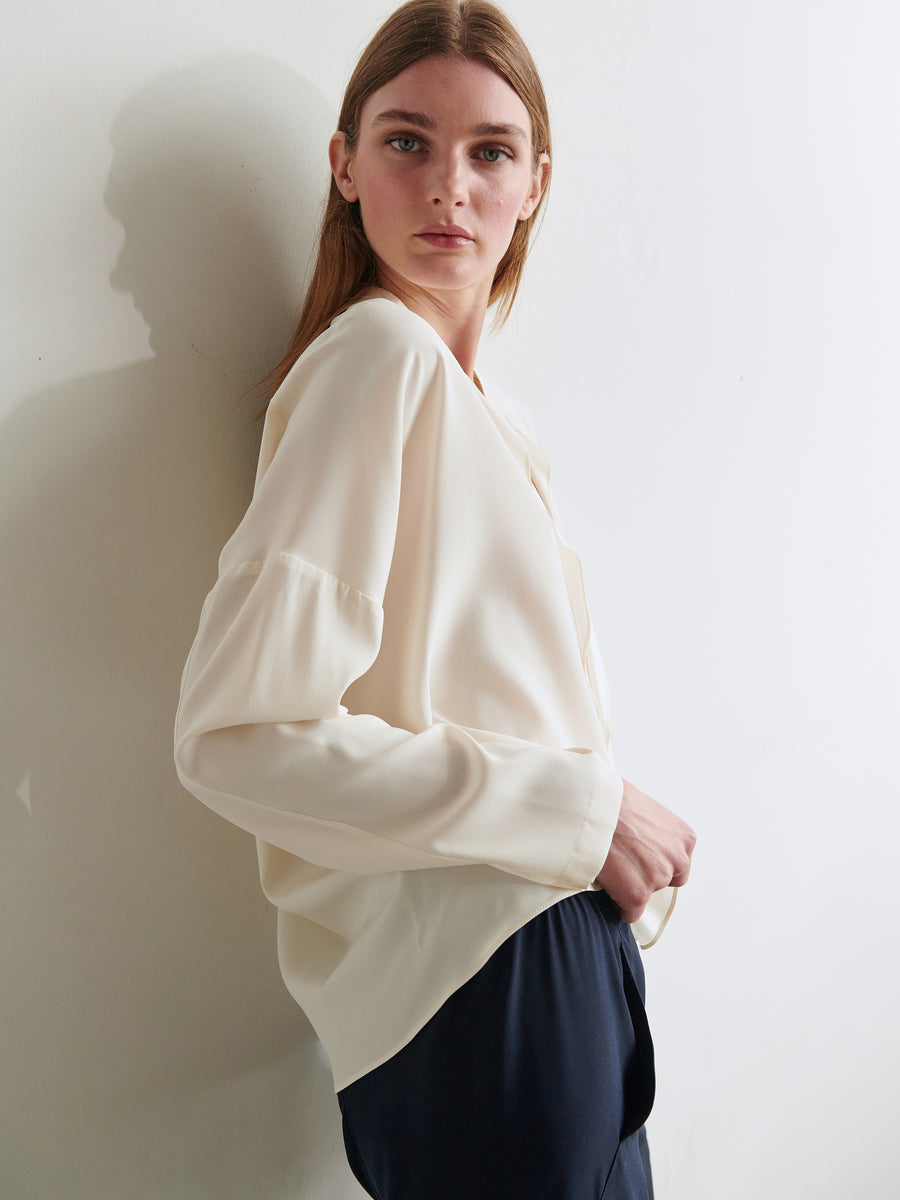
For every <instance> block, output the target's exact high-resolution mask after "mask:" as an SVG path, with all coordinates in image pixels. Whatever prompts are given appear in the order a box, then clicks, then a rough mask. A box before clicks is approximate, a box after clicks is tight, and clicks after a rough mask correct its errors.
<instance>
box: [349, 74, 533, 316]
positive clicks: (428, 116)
mask: <svg viewBox="0 0 900 1200" xmlns="http://www.w3.org/2000/svg"><path fill="white" fill-rule="evenodd" d="M331 162H332V168H333V170H334V176H335V180H336V182H337V185H338V187H339V188H340V190H341V193H342V195H343V196H344V198H345V199H346V200H348V201H351V202H352V201H354V200H358V201H359V204H360V213H361V216H362V222H363V228H364V229H365V233H366V237H367V238H368V241H369V244H370V245H371V247H372V250H373V251H374V253H375V256H376V259H377V261H378V269H379V276H380V282H381V283H382V284H383V285H384V286H386V287H388V288H389V289H390V290H392V291H399V292H400V294H403V293H404V292H408V291H409V290H410V289H412V290H413V291H418V290H420V289H421V290H423V291H425V292H427V293H428V294H430V295H432V296H433V297H434V298H436V299H439V300H440V301H442V302H443V304H444V305H446V306H448V307H454V306H455V305H456V303H457V302H462V303H464V304H465V305H466V306H467V307H468V306H469V305H470V304H472V303H473V302H474V303H477V304H483V307H484V308H485V309H486V308H487V303H488V298H489V296H490V290H491V284H492V282H493V279H494V272H495V270H496V268H497V264H498V263H499V262H500V260H501V258H502V257H503V255H504V254H505V253H506V249H507V247H508V246H509V243H510V239H511V238H512V235H513V232H514V230H515V227H516V222H517V221H520V220H524V219H525V218H527V217H528V216H530V215H531V213H532V212H533V211H534V209H535V207H536V206H537V203H538V201H539V199H540V196H541V192H542V191H543V188H544V184H545V182H546V176H547V171H548V167H549V160H548V159H547V156H546V155H542V156H541V162H540V163H539V165H538V168H537V170H535V167H534V156H533V152H532V146H531V119H530V117H529V115H528V110H527V109H526V107H525V105H524V104H523V103H522V101H521V100H520V99H519V97H518V96H517V94H516V93H515V92H514V91H513V89H512V88H511V87H510V86H509V84H508V83H507V82H506V80H504V79H503V78H501V76H500V75H498V74H497V73H496V72H495V71H492V70H491V69H490V67H487V66H485V65H484V64H483V63H480V62H472V61H469V60H466V59H453V58H443V57H433V58H426V59H422V60H420V61H419V62H417V63H414V64H413V66H411V67H407V69H406V70H405V71H402V72H401V73H400V74H399V75H397V76H396V77H395V78H394V79H392V80H391V81H390V82H389V83H387V84H385V86H384V87H382V88H379V90H378V91H376V92H373V94H372V95H371V96H370V97H369V98H368V99H367V100H366V102H365V104H364V105H363V108H362V113H361V115H360V132H359V140H358V143H357V146H356V149H355V151H354V152H353V153H352V154H351V153H348V152H347V147H346V141H345V137H344V135H343V134H341V133H337V134H335V135H334V137H333V138H332V144H331Z"/></svg>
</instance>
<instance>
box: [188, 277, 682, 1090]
mask: <svg viewBox="0 0 900 1200" xmlns="http://www.w3.org/2000/svg"><path fill="white" fill-rule="evenodd" d="M608 742H609V737H608V728H607V717H606V708H605V703H604V697H603V694H602V689H601V685H600V670H599V666H598V664H597V662H596V660H595V658H594V656H593V655H592V650H591V632H590V622H589V618H588V612H587V606H586V603H585V599H584V587H583V582H582V575H581V568H580V565H579V562H578V559H577V557H576V556H575V554H574V552H573V551H572V550H571V549H570V547H569V546H568V545H567V543H566V542H565V540H564V539H563V537H562V536H561V534H560V531H559V528H558V526H557V523H556V518H555V514H554V511H553V505H552V502H551V499H550V493H549V486H548V470H547V464H546V460H545V459H544V457H543V455H542V454H541V452H540V450H539V449H538V448H537V446H536V445H535V443H534V441H533V439H532V437H531V434H530V430H529V429H528V428H527V423H523V420H522V417H521V415H518V416H517V415H514V414H513V413H511V412H510V411H508V410H507V408H506V407H503V406H501V404H500V403H499V402H498V401H497V400H496V398H495V397H493V396H490V395H489V396H483V395H482V394H481V392H480V391H479V390H478V388H477V387H476V386H475V385H474V384H473V382H472V381H471V379H469V377H468V376H467V375H466V374H465V372H464V371H463V370H462V368H461V367H460V366H459V364H458V363H457V361H456V359H455V358H454V357H453V355H452V354H451V353H450V351H449V350H448V349H447V347H446V346H445V345H444V343H443V342H442V341H441V339H440V337H439V336H438V335H437V333H435V331H434V330H433V329H432V328H431V326H430V325H429V324H428V323H427V322H426V321H424V320H423V319H422V318H421V317H419V316H417V315H416V314H414V313H412V312H411V311H410V310H408V309H407V308H406V307H405V306H404V305H403V304H402V303H401V302H400V301H399V300H397V299H396V298H395V297H393V296H392V295H390V294H389V293H386V292H380V291H379V292H373V293H372V294H371V295H370V296H369V297H367V298H366V299H364V300H362V301H360V302H358V303H357V304H355V305H353V306H352V307H351V308H350V309H348V310H347V311H346V312H345V313H343V314H342V315H341V316H339V317H337V318H336V319H335V321H334V322H333V323H332V325H331V326H330V328H329V329H327V330H326V331H325V332H324V333H323V334H322V335H321V336H320V337H318V338H317V339H316V341H315V342H314V343H313V344H312V345H311V346H310V347H309V348H308V349H307V350H306V352H305V353H304V354H303V355H302V356H301V357H300V359H298V361H297V362H296V363H295V365H294V367H293V368H292V370H291V372H290V374H289V375H288V377H287V379H286V380H285V382H284V383H283V385H282V386H281V388H280V389H279V390H278V393H277V394H276V396H275V397H274V399H273V400H272V403H271V405H270V407H269V410H268V413H267V416H266V423H265V428H264V432H263V440H262V447H261V451H260V459H259V468H258V472H257V478H256V487H255V491H254V496H253V500H252V501H251V503H250V506H249V508H248V510H247V513H246V515H245V517H244V519H243V521H242V522H241V524H240V525H239V527H238V529H237V530H236V531H235V533H234V534H233V536H232V537H231V539H230V540H229V541H228V543H227V544H226V546H225V548H224V550H223V551H222V555H221V558H220V561H219V576H218V581H217V583H216V585H215V587H214V588H213V590H212V591H211V592H210V594H209V596H208V597H207V599H206V601H205V603H204V606H203V611H202V614H201V617H200V628H199V631H198V633H197V637H196V639H195V641H194V645H193V648H192V649H191V652H190V656H189V658H188V661H187V664H186V666H185V669H184V676H183V680H182V693H181V702H180V705H179V710H178V717H177V724H176V732H175V759H176V764H177V767H178V773H179V776H180V778H181V781H182V783H183V784H184V786H185V787H186V788H187V789H188V790H189V791H191V792H193V793H194V795H195V796H197V797H199V799H200V800H202V801H203V802H204V803H205V804H207V805H209V806H210V807H211V808H213V809H214V810H215V811H216V812H218V813H221V815H222V816H224V817H227V818H228V819H229V820H230V821H233V822H234V823H235V824H237V825H239V826H241V828H243V829H246V830H247V831H248V832H250V833H252V834H254V835H255V836H256V838H257V839H258V849H259V864H260V874H261V878H262V884H263V888H264V890H265V893H266V895H267V896H268V897H269V899H270V900H271V901H272V903H273V904H275V905H276V906H277V908H278V953H279V960H280V963H281V968H282V972H283V974H284V978H285V982H286V983H287V986H288V988H289V990H290V991H291V993H292V994H293V995H294V997H295V998H296V999H297V1001H298V1002H299V1003H300V1005H301V1006H302V1008H303V1009H304V1011H305V1012H306V1014H307V1016H308V1017H309V1019H310V1021H311V1022H312V1025H313V1026H314V1028H315V1030H316V1032H317V1034H318V1035H319V1037H320V1038H321V1040H322V1043H323V1044H324V1046H325V1049H326V1051H327V1053H328V1055H329V1058H330V1061H331V1065H332V1070H333V1074H334V1083H335V1088H336V1089H338V1090H339V1089H340V1088H342V1087H345V1086H346V1085H347V1084H349V1083H351V1082H352V1081H353V1080H354V1079H356V1078H358V1077H359V1076H360V1075H363V1074H364V1073H365V1072H366V1071H369V1070H370V1069H372V1068H373V1067H375V1066H377V1065H378V1064H379V1063H381V1062H383V1061H384V1060H385V1059H387V1058H389V1057H390V1056H391V1055H392V1054H394V1053H395V1052H396V1051H397V1050H399V1049H400V1048H401V1047H402V1046H403V1045H404V1044H405V1043H406V1042H408V1041H409V1040H410V1038H411V1037H412V1036H413V1035H414V1034H415V1033H416V1032H417V1031H418V1030H419V1029H420V1028H421V1027H422V1025H423V1024H424V1023H425V1022H426V1021H427V1020H428V1018H429V1017H430V1016H431V1015H432V1014H433V1013H434V1012H436V1011H437V1009H438V1008H439V1007H440V1005H441V1004H442V1003H443V1001H444V1000H445V999H446V998H447V997H448V996H449V995H450V994H451V993H452V992H453V991H454V990H455V989H456V988H458V987H459V986H460V985H461V984H462V983H464V982H465V981H466V980H467V979H469V978H470V977H471V976H472V975H473V974H474V973H475V972H476V971H477V970H478V969H479V967H480V966H482V964H483V963H484V962H485V961H486V960H487V959H488V957H489V956H490V955H491V954H492V952H493V951H494V950H495V949H496V948H497V947H498V946H499V945H500V943H502V942H503V941H504V939H506V938H507V937H508V936H509V935H510V934H511V933H513V932H514V931H515V930H516V929H518V928H519V927H520V926H521V925H523V924H524V923H525V922H526V921H528V920H529V919H530V918H531V917H533V916H535V915H536V914H537V913H539V912H540V911H541V910H542V909H545V908H547V907H548V906H549V905H551V904H554V903H555V902H556V901H558V900H561V899H562V898H563V897H565V896H567V895H570V894H571V893H573V892H576V891H580V890H584V889H586V888H589V887H591V886H592V881H593V880H594V878H595V876H596V875H597V873H598V872H599V871H600V869H601V867H602V865H603V862H604V859H605V858H606V854H607V852H608V849H609V845H610V841H611V839H612V835H613V830H614V829H615V825H616V820H617V816H618V811H619V803H620V799H621V791H622V782H621V779H620V778H619V776H618V775H617V774H616V772H615V771H614V769H613V766H612V760H611V757H610V752H609V745H608ZM672 899H673V893H672V892H671V889H667V890H666V891H665V892H661V893H658V894H657V895H656V896H655V897H654V900H653V903H652V905H651V909H650V910H648V912H647V913H646V914H645V917H644V918H642V928H641V929H640V930H639V931H637V932H638V936H639V940H641V941H642V942H643V943H644V944H648V943H649V942H651V941H652V940H654V939H655V937H656V936H657V934H658V932H659V930H660V929H661V928H662V925H663V924H664V923H665V919H666V918H667V916H668V913H669V911H670V908H671V903H672Z"/></svg>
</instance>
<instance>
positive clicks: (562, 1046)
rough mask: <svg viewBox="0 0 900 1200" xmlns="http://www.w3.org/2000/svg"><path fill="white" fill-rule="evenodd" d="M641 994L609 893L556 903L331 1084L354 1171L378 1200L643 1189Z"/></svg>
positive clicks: (518, 1198) (617, 1198)
mask: <svg viewBox="0 0 900 1200" xmlns="http://www.w3.org/2000/svg"><path fill="white" fill-rule="evenodd" d="M643 998H644V972H643V966H642V964H641V959H640V952H639V950H638V948H637V945H636V944H635V941H634V937H633V935H632V933H631V930H630V929H629V927H628V926H627V925H626V924H625V923H624V922H623V921H622V920H621V919H620V918H619V914H618V910H617V909H616V907H615V905H614V904H613V903H612V901H611V900H610V899H609V897H608V896H606V894H605V893H603V892H581V893H579V894H578V895H576V896H570V897H567V898H566V899H565V900H562V901H560V902H559V903H558V904H555V905H553V906H552V907H551V908H549V909H547V910H546V911H545V912H543V913H541V914H539V915H538V916H537V917H535V918H534V920H532V921H530V922H529V923H528V924H527V925H525V926H523V927H522V928H521V929H519V930H518V931H517V932H516V933H514V934H513V935H512V936H511V937H510V938H508V939H507V940H506V941H505V942H504V943H503V945H502V946H500V948H499V949H498V950H497V951H496V952H495V953H494V954H493V956H492V957H491V958H490V959H489V960H488V962H487V963H486V964H485V965H484V967H482V968H481V970H480V971H479V972H478V973H477V974H476V975H475V976H474V977H473V978H472V979H470V980H469V981H468V982H467V983H465V984H463V986H462V987H460V988H459V989H458V990H457V991H456V992H454V993H453V995H452V996H451V997H450V998H449V999H448V1000H447V1001H446V1003H445V1004H444V1005H443V1006H442V1007H441V1008H440V1009H439V1011H438V1012H437V1013H436V1014H435V1015H434V1016H433V1017H432V1018H431V1020H430V1021H429V1022H428V1023H427V1024H426V1025H425V1026H424V1027H423V1028H422V1029H421V1030H420V1031H419V1033H417V1034H416V1036H415V1037H414V1038H413V1039H412V1041H410V1042H409V1043H408V1044H407V1045H406V1046H404V1047H403V1049H402V1050H400V1051H398V1053H397V1054H395V1055H394V1056H393V1057H392V1058H390V1059H389V1060H388V1061H387V1062H386V1063H383V1064H382V1065H381V1066H379V1067H376V1068H375V1069H374V1070H373V1071H370V1072H369V1073H368V1074H367V1075H364V1076H363V1077H362V1078H361V1079H358V1080H356V1082H355V1083H352V1084H350V1086H349V1087H347V1088H344V1090H343V1091H341V1092H339V1093H338V1101H339V1103H340V1107H341V1113H342V1115H343V1124H344V1142H345V1145H346V1149H347V1157H348V1159H349V1161H350V1165H351V1167H352V1169H353V1172H354V1174H355V1175H356V1177H357V1179H358V1180H359V1182H360V1183H361V1184H362V1186H363V1187H364V1188H365V1190H366V1191H367V1192H368V1193H369V1195H370V1196H372V1197H374V1198H375V1200H507V1198H508V1200H653V1186H652V1183H651V1178H650V1160H649V1155H648V1152H647V1141H646V1135H645V1133H644V1128H643V1126H644V1121H645V1120H646V1118H647V1116H648V1114H649V1112H650V1109H651V1107H652V1105H653V1095H654V1090H655V1077H654V1068H653V1044H652V1042H651V1040H650V1031H649V1028H648V1026H647V1018H646V1015H645V1013H644V1006H643ZM360 1019H363V1020H364V1019H365V1018H364V1016H363V1014H361V1016H360Z"/></svg>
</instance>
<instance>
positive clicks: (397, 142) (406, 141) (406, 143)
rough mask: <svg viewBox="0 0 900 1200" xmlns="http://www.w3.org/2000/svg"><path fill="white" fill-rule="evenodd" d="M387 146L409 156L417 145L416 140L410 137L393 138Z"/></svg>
mask: <svg viewBox="0 0 900 1200" xmlns="http://www.w3.org/2000/svg"><path fill="white" fill-rule="evenodd" d="M388 145H389V146H395V147H396V148H397V149H398V150H402V151H403V153H404V154H409V153H411V151H413V150H415V149H416V147H417V146H418V145H419V141H418V138H412V137H403V136H401V137H395V138H391V140H390V141H389V142H388Z"/></svg>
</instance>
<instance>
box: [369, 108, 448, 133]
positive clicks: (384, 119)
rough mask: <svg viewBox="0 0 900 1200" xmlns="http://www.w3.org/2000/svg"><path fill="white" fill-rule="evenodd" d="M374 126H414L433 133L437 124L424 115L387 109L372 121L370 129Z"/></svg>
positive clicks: (401, 109)
mask: <svg viewBox="0 0 900 1200" xmlns="http://www.w3.org/2000/svg"><path fill="white" fill-rule="evenodd" d="M376 125H416V126H418V128H419V129H427V130H429V131H430V132H434V130H435V129H437V123H436V122H435V121H433V120H432V119H431V117H429V116H426V115H425V113H417V112H407V110H406V109H405V108H389V109H388V110H387V111H386V112H383V113H379V114H378V116H377V117H374V118H373V119H372V128H373V129H374V128H375V127H376Z"/></svg>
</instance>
